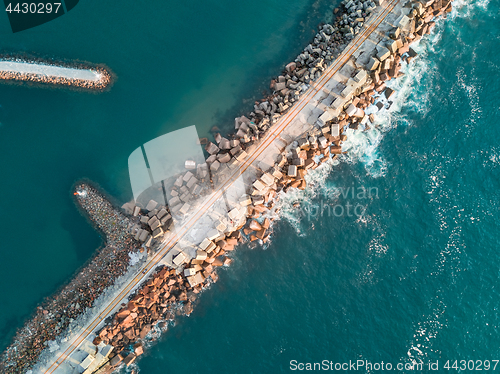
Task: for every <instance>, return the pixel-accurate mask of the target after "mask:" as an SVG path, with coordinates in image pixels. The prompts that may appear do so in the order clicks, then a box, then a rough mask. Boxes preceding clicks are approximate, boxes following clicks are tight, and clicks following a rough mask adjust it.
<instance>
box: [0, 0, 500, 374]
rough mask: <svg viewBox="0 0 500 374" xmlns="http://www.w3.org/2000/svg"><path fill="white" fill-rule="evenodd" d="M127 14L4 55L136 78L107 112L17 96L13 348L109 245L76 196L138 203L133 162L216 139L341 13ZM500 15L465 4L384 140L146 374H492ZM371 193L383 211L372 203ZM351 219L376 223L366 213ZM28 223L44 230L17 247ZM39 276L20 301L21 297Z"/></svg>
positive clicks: (32, 94) (206, 308)
mask: <svg viewBox="0 0 500 374" xmlns="http://www.w3.org/2000/svg"><path fill="white" fill-rule="evenodd" d="M112 3H113V4H112V5H113V6H115V7H116V9H115V10H116V12H117V14H116V16H113V17H112V18H113V20H112V21H110V19H102V20H96V15H95V14H94V13H95V7H96V6H97V2H95V1H90V2H88V5H87V4H81V5H79V7H81V8H82V9H81V11H80V12H81V13H80V14H79V15H78V14H76V13H77V8H75V10H73V11H72V12H71V13H70V14H68V15H67V16H65V17H61V18H60V19H59V20H57V21H54V23H53V24H47V25H44V26H41V27H40V28H39V29H38V30H41V31H42V33H38V34H37V33H35V32H34V31H33V33H32V34H30V32H31V31H28V32H26V34H25V35H24V36H23V35H21V34H22V33H21V34H19V36H18V35H16V36H15V37H11V36H9V38H5V43H6V44H7V45H9V43H11V44H10V45H9V47H11V48H21V47H23V48H25V49H26V50H28V51H44V52H45V53H54V54H56V55H61V56H64V57H68V58H81V59H87V60H91V61H96V62H105V63H107V64H108V65H109V66H111V67H112V68H113V70H115V72H116V73H117V74H118V77H119V79H118V81H117V82H116V84H115V86H114V87H113V88H112V90H111V91H110V92H108V93H104V94H101V95H83V94H82V93H74V92H69V93H68V92H67V91H52V90H38V89H29V88H20V87H12V86H0V97H1V99H0V104H1V105H2V112H1V115H2V116H3V117H2V118H1V119H0V120H1V122H2V124H3V126H2V127H0V139H1V141H2V147H0V149H2V156H1V157H2V160H8V162H6V161H4V163H2V168H3V170H4V173H3V175H9V176H11V175H12V176H13V177H12V178H10V177H9V178H2V183H1V185H0V186H1V191H2V192H3V198H2V199H1V200H0V206H1V207H2V212H3V213H4V214H3V215H2V218H1V219H2V220H3V221H2V227H9V230H8V233H9V234H10V235H4V241H3V243H2V247H1V251H2V254H3V257H4V261H3V262H2V263H1V266H2V268H1V269H0V270H1V271H0V282H1V283H0V284H1V285H2V300H3V301H4V302H5V304H4V305H6V307H3V308H1V309H0V326H2V329H3V330H2V331H3V332H4V333H3V334H2V336H5V338H4V340H3V341H4V343H3V345H4V346H5V345H6V344H7V343H6V339H7V337H9V336H10V335H11V334H12V331H13V329H14V328H15V327H17V326H19V325H20V324H21V322H22V318H24V316H26V315H27V314H28V313H29V312H30V308H31V307H33V306H34V305H35V304H36V302H38V301H39V300H40V299H41V298H42V297H43V296H45V295H48V294H49V293H50V291H51V290H53V289H55V288H56V287H57V286H58V285H59V284H61V283H62V282H63V281H64V280H65V279H67V277H68V276H69V275H70V274H71V273H72V272H73V271H74V270H75V269H76V268H77V267H78V266H79V264H81V262H82V261H85V259H87V258H88V257H89V256H90V255H91V253H92V251H93V249H94V248H95V247H96V246H97V245H98V244H99V238H98V236H97V235H96V234H95V233H93V232H92V231H91V229H90V228H89V227H88V226H86V224H85V221H84V220H83V219H82V218H80V217H79V216H78V214H77V213H76V210H75V209H74V207H73V206H72V203H71V200H70V198H69V193H70V187H71V183H72V182H73V181H74V180H75V179H77V178H80V177H82V176H86V177H90V178H92V179H94V180H96V181H98V182H99V183H100V184H101V185H103V186H104V187H105V188H106V189H107V190H108V191H110V192H111V193H112V194H114V195H115V196H118V197H119V198H120V199H121V200H122V201H126V200H127V199H128V198H129V197H130V190H129V184H128V180H127V178H128V175H127V171H126V161H127V157H128V153H129V152H131V151H132V150H133V149H135V148H136V147H137V146H138V145H139V144H142V143H143V142H144V141H147V140H149V139H152V138H154V137H155V136H157V135H160V134H163V133H165V132H168V131H170V130H174V129H177V128H180V127H183V126H186V125H189V124H192V123H196V124H197V126H198V131H199V132H200V133H202V134H203V133H207V132H208V130H209V129H210V128H211V127H212V126H213V125H215V124H217V125H218V126H219V127H222V128H223V127H224V126H225V124H226V123H227V124H229V123H230V121H229V119H230V118H231V117H234V116H236V115H237V113H238V111H237V109H239V107H241V106H242V105H244V103H243V102H242V100H243V98H246V99H248V98H249V97H251V96H252V95H257V94H258V93H259V91H260V90H261V89H262V88H263V87H264V83H265V78H266V77H270V76H271V74H272V73H275V72H277V71H278V70H279V68H280V66H282V65H283V64H284V63H285V62H286V61H288V60H289V59H291V58H292V56H293V55H294V54H296V53H297V51H298V50H299V49H300V45H302V46H303V45H305V40H304V38H306V39H307V37H310V36H311V35H312V34H313V32H314V31H313V28H314V25H315V24H316V23H318V22H319V21H320V20H321V19H322V18H323V17H324V15H326V14H327V11H328V7H329V6H332V5H331V4H328V3H327V2H316V3H314V2H312V1H305V0H303V1H298V0H296V1H289V2H287V3H286V4H283V3H278V2H275V1H259V2H252V3H251V4H250V3H244V4H231V3H229V2H227V3H225V4H224V5H222V3H220V2H219V3H216V2H203V3H194V2H193V3H186V4H182V5H180V4H176V5H175V7H174V6H173V5H172V7H171V8H170V9H166V8H165V7H159V6H158V8H157V9H160V10H158V14H157V15H156V16H155V17H153V18H152V17H151V16H150V13H148V14H146V10H144V9H143V7H142V5H141V6H139V5H137V8H135V9H134V10H133V11H134V12H135V14H134V16H131V14H132V13H133V12H131V11H130V8H128V9H127V10H125V9H124V7H123V6H118V3H114V2H112ZM158 4H159V3H158ZM499 5H500V3H499V2H498V0H490V1H489V2H487V1H482V2H476V3H475V4H474V5H464V6H463V7H462V8H461V10H460V12H459V14H458V15H456V16H454V17H452V18H450V19H448V20H447V22H446V23H444V24H442V25H439V26H438V28H437V30H436V34H435V35H432V36H431V37H430V38H429V42H427V43H422V44H421V45H420V46H418V47H416V48H417V50H418V51H419V52H420V57H419V59H418V61H416V63H415V65H414V66H413V67H412V68H410V69H407V70H406V73H407V76H406V78H407V80H403V81H402V82H401V83H398V85H399V86H401V88H400V93H401V94H400V96H399V98H398V100H396V102H395V103H394V104H393V107H392V111H391V112H390V113H388V114H385V115H383V116H380V117H379V119H380V124H379V126H378V128H377V129H374V130H372V131H369V132H367V133H353V134H352V135H351V136H350V140H349V143H348V144H347V146H348V147H350V148H349V149H350V153H349V154H348V155H347V156H345V158H344V159H343V160H342V161H341V162H340V163H339V164H338V165H334V166H330V167H326V168H324V169H322V170H318V171H317V172H316V173H315V174H314V175H311V178H310V187H311V188H309V189H308V190H306V191H305V192H303V193H296V194H290V195H289V196H287V197H286V198H285V199H284V200H283V203H282V209H283V215H282V218H281V220H280V221H278V222H277V223H276V224H275V226H274V228H275V232H274V235H273V239H272V242H271V243H270V245H269V246H268V247H267V248H266V250H262V249H253V250H251V249H249V248H241V250H239V251H238V252H237V253H236V254H235V261H234V263H233V265H232V266H231V267H230V268H227V269H225V270H224V271H223V272H222V273H221V279H220V281H219V282H218V283H217V284H215V285H214V286H213V287H212V289H211V290H209V291H208V292H205V293H204V294H203V295H202V296H201V298H200V300H199V303H198V305H197V306H196V308H195V310H194V312H193V314H192V315H191V316H190V317H188V318H181V319H179V320H178V323H177V325H176V326H175V327H173V328H170V329H169V330H168V331H167V332H166V333H164V334H163V335H162V337H161V338H160V340H161V341H160V342H157V343H155V344H154V345H153V346H152V347H151V348H150V349H149V350H148V351H147V353H146V355H145V356H144V357H143V358H142V359H141V360H140V361H139V363H138V368H139V369H140V372H141V373H145V374H160V373H166V372H181V371H182V372H192V373H279V372H289V371H290V362H291V361H292V360H296V361H297V363H300V362H302V363H306V362H320V361H322V360H329V361H332V362H334V363H344V362H349V361H350V360H351V361H355V360H367V361H369V362H371V363H381V362H382V361H383V362H384V363H386V364H387V363H391V364H392V365H393V369H394V371H396V365H397V364H398V363H411V362H412V361H415V362H423V363H425V365H426V366H424V370H423V372H443V373H444V372H458V371H459V370H446V369H444V365H445V364H446V361H447V360H451V361H450V363H449V364H450V366H452V365H453V362H454V360H490V363H491V367H493V365H494V362H493V361H492V360H496V359H499V357H498V356H499V354H500V349H499V348H498V347H499V342H500V336H499V333H498V325H499V322H500V321H499V317H498V316H497V309H498V308H499V303H500V301H499V300H500V299H499V288H498V287H499V286H498V285H499V284H500V283H499V281H500V279H499V262H500V257H499V255H498V252H497V248H498V245H497V244H498V242H499V234H498V227H499V223H500V222H499V214H498V213H499V204H500V203H499V193H498V190H499V187H500V146H499V145H498V139H499V138H500V129H499V127H498V126H497V121H498V118H499V114H500V113H499V112H500V104H499V101H498V92H499V89H500V76H499V74H498V71H499V69H500V57H499V56H498V54H496V51H497V50H498V48H499V46H500V26H499V25H500V22H499V21H500V20H499V15H498V7H499ZM99 6H103V5H102V4H100V5H99ZM105 7H106V8H107V9H108V5H106V6H105ZM109 7H110V8H109V9H111V8H112V6H111V4H110V5H109ZM174 8H175V9H174ZM318 9H319V11H317V12H316V13H314V12H313V11H314V10H318ZM73 13H75V14H73ZM307 13H309V14H312V16H310V17H309V18H307V17H306V14H307ZM71 16H73V17H74V19H71V18H70V17H71ZM90 19H92V20H94V21H95V22H94V23H93V24H92V25H90V24H88V20H90ZM114 20H119V21H116V22H115V21H114ZM304 20H307V21H304ZM55 22H60V23H59V24H57V25H56V24H55ZM301 22H302V23H301ZM117 24H119V26H118V25H117ZM125 25H126V26H127V27H125ZM56 26H57V27H56ZM58 27H59V30H60V29H61V28H62V29H64V30H66V35H62V34H57V32H56V30H58ZM124 29H127V30H129V33H128V34H126V37H124V36H123V30H124ZM68 30H70V31H72V32H73V33H74V35H72V37H73V38H76V41H75V43H68V40H69V39H70V38H69V36H68V35H70V34H71V32H69V31H68ZM81 30H84V31H85V32H82V31H81ZM44 33H45V34H44ZM44 35H45V36H44ZM47 35H51V38H50V40H49V38H47ZM179 35H181V36H182V37H179ZM103 36H106V38H103ZM301 38H303V39H301ZM296 41H300V42H301V43H302V44H300V43H299V44H295V43H296ZM110 46H113V48H110ZM138 66H144V69H143V70H137V69H136V68H137V67H138ZM27 97H29V98H30V105H29V106H28V107H27V106H26V103H25V102H23V100H25V99H26V98H27ZM56 103H57V104H59V105H62V107H58V108H59V109H58V110H54V105H56ZM24 108H27V109H24ZM23 109H24V110H23ZM219 119H220V120H219ZM223 119H228V120H227V121H224V120H223ZM14 153H15V154H16V155H17V157H11V155H13V154H14ZM363 188H366V189H370V191H371V195H367V194H365V195H363V194H360V195H358V194H357V192H359V191H360V189H361V190H362V189H363ZM353 189H354V191H355V192H356V195H355V196H354V197H353V196H352V194H350V192H351V191H353ZM343 194H345V195H346V196H345V197H344V196H343ZM297 200H298V201H301V202H302V206H301V208H298V209H294V208H293V207H292V203H293V202H295V201H297ZM23 203H24V204H25V205H24V206H23V205H22V204H23ZM348 204H350V205H351V206H357V205H360V206H362V207H363V209H364V213H363V214H362V215H361V216H357V215H355V214H348V212H347V207H348ZM20 205H21V206H22V209H23V210H22V212H23V213H24V212H25V211H26V209H33V211H34V213H32V214H31V215H30V216H29V217H30V219H29V220H27V221H26V224H25V225H24V226H16V227H15V228H12V229H11V228H10V227H11V222H12V219H13V217H15V216H16V213H17V212H18V211H19V209H20V208H19V206H20ZM318 207H319V208H318ZM321 208H323V214H321V213H320V212H321ZM328 209H330V210H328ZM341 209H343V213H344V214H339V213H340V212H341ZM351 209H352V208H351ZM328 211H330V213H328ZM359 211H360V210H358V212H359ZM26 233H30V235H27V234H26ZM23 268H24V272H25V274H27V275H26V276H25V277H24V279H23V280H22V282H19V281H18V280H17V279H13V276H14V275H17V274H19V270H20V269H23ZM19 295H22V297H19ZM428 362H433V363H436V362H437V364H438V365H439V369H438V370H436V371H431V370H430V369H429V368H428V366H427V363H428ZM474 364H475V365H477V362H474ZM460 366H461V363H457V367H460ZM499 366H500V365H499ZM483 368H484V366H483ZM497 370H500V367H497ZM359 371H360V372H365V371H366V370H364V369H362V368H360V370H359ZM368 371H369V372H376V370H368ZM340 372H345V370H344V371H343V370H341V371H340ZM403 372H408V373H410V372H412V371H411V370H403ZM421 372H422V371H421ZM462 372H467V371H462Z"/></svg>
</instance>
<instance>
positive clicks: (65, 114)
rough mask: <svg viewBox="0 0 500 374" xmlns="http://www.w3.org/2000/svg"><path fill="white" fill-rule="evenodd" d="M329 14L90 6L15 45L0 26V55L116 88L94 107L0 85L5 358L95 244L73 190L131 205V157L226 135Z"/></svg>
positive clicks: (304, 0) (322, 4) (90, 97)
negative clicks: (104, 70)
mask: <svg viewBox="0 0 500 374" xmlns="http://www.w3.org/2000/svg"><path fill="white" fill-rule="evenodd" d="M334 5H335V2H333V3H332V2H330V1H326V0H291V1H288V2H287V3H286V5H284V4H283V3H282V2H279V1H276V0H258V1H254V2H251V3H242V4H240V3H235V2H232V1H211V0H209V1H187V2H181V3H176V4H174V3H169V4H165V2H163V1H159V0H155V1H149V2H136V3H130V2H128V3H126V4H125V3H124V2H121V1H117V0H109V1H106V2H104V3H103V2H102V1H97V0H88V1H85V2H80V3H79V4H78V6H77V7H75V8H74V9H73V10H72V11H71V12H70V13H68V14H66V15H65V16H63V17H60V18H58V19H56V20H54V21H52V22H49V23H47V24H44V25H41V26H39V27H36V28H33V29H30V30H26V31H23V32H19V33H16V34H12V32H11V30H10V26H9V25H8V22H7V18H6V17H5V18H4V19H3V21H2V19H0V35H1V37H2V52H16V53H19V52H21V53H26V54H32V55H35V56H41V57H45V58H58V59H66V60H80V61H89V62H91V63H96V64H98V63H102V64H106V65H107V66H108V67H109V68H110V69H111V70H112V71H113V72H114V73H115V75H116V81H115V84H114V85H113V87H111V89H110V90H109V91H107V92H104V93H100V94H94V93H86V92H79V91H71V90H65V89H52V88H39V87H30V86H26V85H25V86H18V85H5V84H0V160H1V162H0V175H1V178H0V196H1V197H0V212H1V213H2V214H0V226H1V227H2V228H3V235H2V241H1V243H0V254H1V261H0V286H1V287H0V297H1V299H2V308H0V349H1V350H3V349H4V348H5V347H6V346H7V345H8V344H9V342H10V340H11V338H12V336H13V335H14V333H15V330H16V329H17V328H19V327H20V326H22V324H23V321H24V320H25V319H26V318H27V317H28V316H29V315H30V314H31V312H32V311H33V310H34V308H35V307H36V305H37V304H38V303H39V302H41V301H42V300H43V298H44V297H47V296H49V295H50V294H51V293H52V292H54V291H55V290H57V289H58V288H59V287H60V286H61V285H62V284H64V283H65V282H66V281H67V280H69V279H70V277H71V275H72V274H73V273H74V272H75V271H77V269H78V268H79V267H80V266H82V265H83V264H84V263H85V261H87V260H88V259H89V258H90V257H91V256H92V253H93V252H94V251H95V250H96V249H97V248H98V247H99V246H100V245H101V243H102V239H101V238H100V237H99V235H98V233H96V232H95V231H94V230H93V229H92V227H91V226H90V225H89V224H88V223H87V222H86V220H85V218H84V217H82V216H81V215H80V214H79V212H78V211H77V209H76V208H75V205H74V203H73V200H72V196H71V194H72V191H71V188H72V185H73V184H74V183H75V182H76V181H78V180H79V179H81V178H89V179H91V180H93V181H95V182H96V183H98V184H99V185H100V186H101V187H103V188H104V189H105V190H106V191H107V192H109V193H110V194H111V195H112V196H113V197H115V198H116V200H117V203H119V204H120V205H121V204H123V203H124V202H126V201H129V200H130V199H131V198H132V191H131V188H130V181H129V176H128V170H127V167H128V164H127V161H128V156H129V155H130V153H131V152H132V151H133V150H134V149H136V148H137V147H138V146H140V145H141V144H143V143H145V142H147V141H149V140H151V139H154V138H155V137H157V136H159V135H163V134H166V133H168V132H170V131H174V130H177V129H180V128H183V127H186V126H190V125H193V124H195V125H196V127H197V130H198V133H199V134H200V136H207V135H210V129H211V128H212V127H213V126H218V127H219V128H220V129H221V131H226V130H227V129H232V128H233V126H234V117H235V116H236V115H239V113H240V112H242V111H243V109H245V110H249V109H250V108H253V100H252V98H253V97H259V98H260V97H261V92H262V91H263V90H264V89H266V88H267V87H268V86H269V80H270V78H271V77H272V76H273V75H274V74H276V73H277V72H278V71H280V70H281V69H282V68H283V66H284V64H285V63H287V62H289V61H291V60H292V59H293V58H295V55H296V54H297V52H298V51H300V49H301V48H302V47H304V46H305V45H307V42H308V41H309V40H310V39H311V38H312V37H313V36H314V34H315V32H316V31H315V30H316V26H317V24H318V23H319V22H321V21H325V20H328V19H331V16H332V10H333V8H334Z"/></svg>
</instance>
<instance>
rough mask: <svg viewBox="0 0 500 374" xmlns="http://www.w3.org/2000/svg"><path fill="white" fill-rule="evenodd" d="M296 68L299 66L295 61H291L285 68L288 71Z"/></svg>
mask: <svg viewBox="0 0 500 374" xmlns="http://www.w3.org/2000/svg"><path fill="white" fill-rule="evenodd" d="M296 68H297V63H295V62H290V63H289V64H288V65H286V66H285V69H286V71H287V72H288V73H292V72H293V71H294V70H295V69H296Z"/></svg>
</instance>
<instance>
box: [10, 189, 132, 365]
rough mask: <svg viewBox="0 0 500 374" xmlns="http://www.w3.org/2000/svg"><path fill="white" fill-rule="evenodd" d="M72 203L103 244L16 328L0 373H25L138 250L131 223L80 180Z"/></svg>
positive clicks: (125, 266)
mask: <svg viewBox="0 0 500 374" xmlns="http://www.w3.org/2000/svg"><path fill="white" fill-rule="evenodd" d="M77 190H78V191H79V192H80V195H78V194H77V195H76V197H78V198H77V199H76V202H77V204H78V206H79V207H80V209H81V210H82V211H83V212H85V213H86V214H87V215H88V217H89V219H90V220H91V222H92V223H93V224H94V225H95V227H96V228H97V229H98V230H99V231H100V232H102V234H103V235H104V236H105V240H106V242H105V245H104V246H103V248H101V249H100V250H99V251H98V253H97V254H96V255H95V257H94V258H93V259H91V260H90V261H89V263H88V264H87V265H86V266H84V267H83V268H82V269H81V270H80V271H79V272H78V273H77V274H76V276H75V277H74V278H73V279H72V280H71V282H70V283H68V284H67V285H66V286H64V287H63V288H62V289H61V290H60V291H58V292H57V293H56V294H55V295H53V296H52V297H50V298H48V299H47V300H46V301H45V302H44V303H42V304H41V305H40V306H39V307H38V308H37V309H36V311H35V313H34V315H33V316H32V317H31V318H30V319H29V320H28V321H27V322H26V323H25V325H24V326H23V327H22V328H21V329H20V330H19V331H18V332H17V333H16V335H15V337H14V339H13V343H12V344H11V345H10V346H9V347H8V348H7V349H6V351H5V352H4V353H3V355H2V360H1V362H0V372H2V373H3V372H5V373H7V372H8V373H25V372H26V371H27V370H28V369H30V368H31V367H32V366H33V365H34V363H35V361H36V360H37V359H38V357H39V355H40V354H41V353H42V351H43V350H44V349H46V348H47V346H48V342H49V341H52V340H54V339H55V338H56V337H57V336H58V335H59V334H61V333H62V332H63V331H65V330H66V329H67V328H68V326H69V325H70V323H71V322H73V320H75V319H76V318H77V317H78V316H79V315H81V314H82V313H83V312H84V311H85V310H86V309H87V308H91V307H92V306H93V305H94V301H95V300H96V299H97V298H98V297H99V295H100V294H101V293H102V292H103V290H105V289H106V288H108V287H109V286H111V285H112V284H113V283H114V281H115V279H116V278H117V277H119V276H121V275H123V274H124V273H125V271H126V269H127V268H128V266H129V262H130V257H129V254H130V253H133V252H136V251H138V250H139V247H140V246H139V244H138V242H137V241H135V240H134V238H133V236H132V235H131V234H130V231H129V230H130V226H131V223H130V221H129V219H128V218H127V217H126V216H124V215H123V214H122V213H121V212H120V211H119V210H118V209H117V208H115V207H113V205H112V204H111V203H110V202H109V201H108V200H107V199H106V198H105V197H104V196H103V195H102V194H101V193H100V192H99V191H98V190H97V189H95V188H93V187H91V186H89V185H86V184H82V185H79V186H78V187H77Z"/></svg>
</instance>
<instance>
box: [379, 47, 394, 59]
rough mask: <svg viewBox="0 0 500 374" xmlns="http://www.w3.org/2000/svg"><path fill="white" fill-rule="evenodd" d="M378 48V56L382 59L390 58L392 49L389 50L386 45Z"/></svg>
mask: <svg viewBox="0 0 500 374" xmlns="http://www.w3.org/2000/svg"><path fill="white" fill-rule="evenodd" d="M377 50H378V52H377V58H378V59H379V60H380V61H384V60H385V59H386V58H388V57H389V56H390V55H391V51H389V50H388V49H387V48H386V47H384V46H378V48H377Z"/></svg>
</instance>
